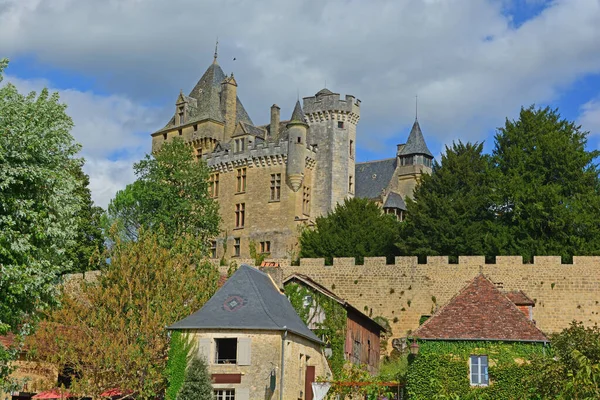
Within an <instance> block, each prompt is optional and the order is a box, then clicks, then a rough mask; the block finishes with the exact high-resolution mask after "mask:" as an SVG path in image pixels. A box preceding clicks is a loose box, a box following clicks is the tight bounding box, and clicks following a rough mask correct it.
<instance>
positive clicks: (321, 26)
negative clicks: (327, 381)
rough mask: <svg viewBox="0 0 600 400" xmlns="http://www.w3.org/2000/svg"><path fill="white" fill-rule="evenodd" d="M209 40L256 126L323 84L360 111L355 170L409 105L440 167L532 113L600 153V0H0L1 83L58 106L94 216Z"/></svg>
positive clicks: (391, 135) (404, 118)
mask: <svg viewBox="0 0 600 400" xmlns="http://www.w3.org/2000/svg"><path fill="white" fill-rule="evenodd" d="M217 36H218V37H219V42H220V45H219V63H220V65H221V66H222V67H223V69H224V70H225V72H227V73H229V72H233V73H234V74H235V76H236V80H237V82H238V85H239V87H238V95H239V97H240V98H241V100H242V102H243V103H244V105H245V107H246V109H247V110H248V112H249V113H250V116H251V117H252V119H253V120H254V122H255V123H257V124H265V123H267V122H268V118H269V107H270V106H271V104H273V103H277V104H279V105H280V106H281V109H282V116H283V117H285V116H286V115H287V114H290V113H291V111H292V107H293V105H294V102H295V100H296V93H298V92H299V93H300V96H310V95H313V94H314V93H316V92H317V91H318V90H320V89H321V88H322V87H323V86H324V85H325V82H327V87H328V88H330V89H331V90H333V91H335V92H339V93H341V94H342V95H344V94H347V93H348V94H353V95H355V96H357V97H358V98H359V99H361V101H362V105H361V120H360V123H359V125H358V143H357V155H358V159H359V160H360V161H365V160H370V159H380V158H386V157H391V156H393V154H394V150H395V147H396V144H397V143H402V142H403V141H404V140H406V136H407V134H408V131H409V129H410V127H411V125H412V122H413V120H414V99H415V95H416V94H418V96H419V121H420V123H421V128H422V129H423V132H424V134H425V138H426V140H427V143H428V145H429V147H430V149H431V150H432V152H433V153H434V154H436V155H437V156H439V154H440V152H441V151H443V148H444V145H446V144H450V143H451V142H452V141H453V140H458V139H460V140H463V141H485V143H486V146H485V148H486V150H487V151H491V149H492V148H493V135H494V132H495V129H496V128H497V127H499V126H501V125H503V123H504V120H505V118H507V117H508V118H515V117H516V116H517V115H518V112H519V108H520V107H521V106H522V105H523V106H528V105H531V104H534V103H535V104H536V105H539V106H546V105H549V106H551V107H558V108H559V110H560V112H561V114H562V115H563V117H565V118H567V119H570V120H575V121H577V122H578V123H580V124H582V125H583V128H584V129H586V130H589V131H590V132H591V135H590V137H589V144H588V145H589V148H590V149H596V148H598V147H599V146H600V0H555V1H544V0H468V1H467V0H422V1H419V0H414V1H398V0H369V1H366V0H328V1H322V0H302V1H300V0H297V1H291V0H253V1H252V2H240V1H237V0H221V1H197V0H169V1H166V0H106V1H100V0H89V1H80V0H0V58H1V57H8V58H10V65H9V68H8V69H7V71H6V74H7V79H6V81H10V82H12V83H14V84H15V85H17V86H18V87H19V88H20V89H21V90H22V91H29V90H39V89H40V88H42V87H50V88H52V89H54V90H57V91H59V93H60V95H61V98H62V99H63V101H64V102H65V103H67V105H68V106H69V108H68V110H69V113H70V115H71V116H72V117H73V119H74V122H75V128H74V130H73V135H74V136H75V138H76V140H77V141H79V142H80V143H82V145H83V150H82V155H83V156H84V157H85V158H86V160H87V163H86V167H85V170H86V172H87V173H88V174H89V175H90V178H91V184H90V186H91V189H92V193H93V198H94V199H95V201H96V202H97V203H98V204H99V205H101V206H103V207H105V206H106V205H107V203H108V201H109V200H110V198H112V197H113V196H114V193H115V192H116V191H117V190H119V189H121V188H123V187H124V186H125V185H126V184H127V183H130V182H131V181H132V180H133V179H134V175H133V172H132V169H131V166H132V164H133V162H135V161H137V160H139V159H140V158H141V157H143V155H144V154H145V153H147V152H148V151H149V150H150V137H149V133H150V132H151V131H153V130H156V129H159V128H161V127H162V126H163V125H164V124H165V123H166V122H167V120H168V119H169V118H170V116H171V115H172V113H173V112H174V102H175V99H176V97H177V94H178V93H179V90H180V89H183V90H184V92H189V90H191V88H192V87H193V86H194V84H195V82H196V81H197V79H198V78H199V77H200V76H201V75H202V73H203V72H204V70H205V69H206V68H207V67H208V65H209V64H210V62H211V61H212V53H213V50H214V42H215V39H216V37H217ZM234 57H235V58H236V61H233V58H234Z"/></svg>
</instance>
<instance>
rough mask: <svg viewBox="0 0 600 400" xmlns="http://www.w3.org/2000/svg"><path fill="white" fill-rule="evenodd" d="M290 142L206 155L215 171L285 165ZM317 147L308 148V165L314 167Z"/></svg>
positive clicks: (207, 162) (284, 141)
mask: <svg viewBox="0 0 600 400" xmlns="http://www.w3.org/2000/svg"><path fill="white" fill-rule="evenodd" d="M288 145H289V144H288V142H287V141H286V140H280V141H278V142H261V143H253V144H251V145H250V146H249V147H248V149H246V151H244V152H239V153H235V152H233V151H231V150H229V151H227V150H221V151H214V152H212V153H210V154H207V155H206V156H205V160H206V164H207V165H208V167H209V168H210V169H211V170H213V171H219V172H228V171H233V170H234V169H236V168H239V167H243V166H248V167H256V168H260V167H265V166H270V165H285V164H286V163H287V158H288ZM316 151H317V150H316V148H314V147H312V146H309V147H308V148H307V149H306V154H307V155H306V166H307V167H308V168H309V169H313V168H314V167H315V163H316Z"/></svg>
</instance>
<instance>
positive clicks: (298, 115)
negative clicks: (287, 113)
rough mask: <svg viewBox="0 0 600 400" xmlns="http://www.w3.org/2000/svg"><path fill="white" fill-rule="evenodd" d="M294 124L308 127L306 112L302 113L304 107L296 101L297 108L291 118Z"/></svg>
mask: <svg viewBox="0 0 600 400" xmlns="http://www.w3.org/2000/svg"><path fill="white" fill-rule="evenodd" d="M292 123H301V124H305V125H306V121H305V117H304V111H302V106H301V105H300V100H297V101H296V106H295V107H294V112H293V113H292V118H290V122H289V123H288V124H292Z"/></svg>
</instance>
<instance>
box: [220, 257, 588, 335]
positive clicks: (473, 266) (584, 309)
mask: <svg viewBox="0 0 600 400" xmlns="http://www.w3.org/2000/svg"><path fill="white" fill-rule="evenodd" d="M267 261H273V262H277V263H279V265H280V266H281V268H282V270H283V274H282V275H283V276H284V277H287V276H289V275H291V274H293V273H299V274H304V275H307V276H309V277H310V278H311V279H313V280H314V281H316V282H318V283H319V284H321V285H323V286H325V287H326V288H328V289H330V290H331V291H332V292H334V293H335V294H336V295H338V296H339V297H341V298H343V299H345V300H346V301H348V302H349V303H351V304H353V305H355V306H356V307H357V308H359V309H360V310H361V311H363V312H365V313H366V314H367V315H370V316H372V317H376V316H383V317H385V318H387V319H388V320H389V321H390V325H391V327H392V330H393V335H392V337H394V338H400V337H403V336H406V335H407V334H408V333H409V332H412V331H414V330H415V329H416V328H417V327H418V326H419V319H420V318H421V316H423V315H431V314H432V313H433V312H434V311H435V310H436V309H437V308H438V307H441V306H443V305H444V304H446V303H447V302H448V301H449V300H450V299H451V298H452V296H454V295H455V294H456V293H458V292H459V291H460V290H461V289H462V288H463V287H464V286H466V285H467V283H468V282H470V281H471V280H473V278H474V277H476V276H477V275H478V274H479V273H480V272H482V273H483V274H484V275H485V276H486V277H488V278H489V279H491V281H492V282H494V283H495V284H496V285H497V286H498V287H499V288H502V290H503V291H506V292H508V291H516V290H522V291H524V292H525V293H527V295H528V296H529V297H530V298H531V299H532V300H533V301H534V302H535V307H534V308H533V319H534V320H535V321H536V324H537V326H538V327H539V328H540V329H541V330H542V331H543V332H544V333H546V334H548V333H552V332H557V331H560V330H562V329H564V328H566V327H567V326H568V325H569V323H570V322H571V321H573V320H578V321H582V322H583V323H585V324H588V325H591V324H594V323H600V296H599V295H598V293H600V273H599V271H600V257H574V258H573V264H561V259H560V257H550V256H544V257H535V259H534V262H533V263H532V264H523V261H522V258H521V257H519V256H499V257H496V263H495V264H486V263H485V258H484V257H483V256H481V257H480V256H468V257H459V262H458V264H450V263H449V262H448V257H438V256H436V257H428V258H427V263H426V264H419V263H418V262H417V257H396V262H395V264H392V265H386V261H385V257H382V258H379V257H376V258H369V257H367V258H365V261H364V265H355V262H354V259H353V258H337V259H334V263H333V266H324V260H323V259H301V260H300V266H291V265H290V264H289V262H288V260H286V259H274V260H267ZM244 262H247V263H251V262H252V260H244ZM225 269H226V267H225ZM223 272H225V270H224V271H223Z"/></svg>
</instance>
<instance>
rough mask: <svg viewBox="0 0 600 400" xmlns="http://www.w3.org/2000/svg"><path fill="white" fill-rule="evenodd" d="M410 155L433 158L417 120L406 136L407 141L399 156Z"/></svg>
mask: <svg viewBox="0 0 600 400" xmlns="http://www.w3.org/2000/svg"><path fill="white" fill-rule="evenodd" d="M410 154H425V155H428V156H429V157H431V158H433V154H431V151H429V149H428V148H427V144H426V143H425V139H424V138H423V132H421V127H420V126H419V121H418V120H415V123H414V124H413V126H412V129H411V130H410V134H409V135H408V140H407V141H406V144H405V145H404V148H403V149H402V151H401V152H400V155H401V156H406V155H410Z"/></svg>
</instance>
